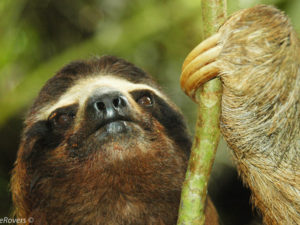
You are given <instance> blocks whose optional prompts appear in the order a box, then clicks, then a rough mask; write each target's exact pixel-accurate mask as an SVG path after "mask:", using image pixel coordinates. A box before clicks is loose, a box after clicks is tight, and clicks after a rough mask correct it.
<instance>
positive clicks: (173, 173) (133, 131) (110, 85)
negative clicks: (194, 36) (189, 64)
mask: <svg viewBox="0 0 300 225" xmlns="http://www.w3.org/2000/svg"><path fill="white" fill-rule="evenodd" d="M190 148H191V140H190V136H189V134H188V131H187V127H186V124H185V122H184V120H183V117H182V114H181V112H180V111H179V110H178V109H177V107H176V106H175V105H174V103H172V102H171V101H170V99H169V98H168V97H166V95H165V94H164V93H163V92H162V90H161V88H160V87H159V86H158V85H157V83H156V82H155V81H154V80H153V79H152V78H151V77H150V76H149V75H148V74H147V73H145V72H144V71H143V70H141V69H139V68H137V67H136V66H134V65H133V64H131V63H129V62H127V61H125V60H123V59H120V58H116V57H113V56H103V57H101V58H95V59H90V60H87V61H76V62H72V63H70V64H69V65H67V66H65V67H64V68H62V69H61V70H60V71H59V72H58V73H57V74H56V75H55V76H54V77H53V78H51V79H50V80H49V81H48V82H47V83H46V84H45V86H44V87H43V88H42V90H41V91H40V93H39V95H38V97H37V99H36V100H35V102H34V104H33V106H32V107H31V109H30V110H29V113H28V116H27V118H26V121H25V128H24V132H23V135H22V138H21V144H20V148H19V151H18V155H17V160H16V163H15V168H14V170H13V175H12V179H11V190H12V199H13V203H14V214H15V216H16V217H17V218H27V219H28V218H33V219H34V223H31V224H35V225H53V224H57V225H67V224H69V225H72V224H77V225H90V224H95V225H115V224H119V225H131V224H132V225H133V224H135V225H138V224H140V225H147V224H149V225H150V224H161V225H173V224H176V220H177V213H178V207H179V202H180V191H181V186H182V183H183V181H184V177H185V171H186V167H187V161H188V157H189V153H190ZM205 213H206V218H207V222H206V224H211V225H213V224H218V222H217V213H216V210H215V208H214V206H213V204H212V203H211V201H210V200H208V201H207V206H206V212H205ZM31 222H32V221H31Z"/></svg>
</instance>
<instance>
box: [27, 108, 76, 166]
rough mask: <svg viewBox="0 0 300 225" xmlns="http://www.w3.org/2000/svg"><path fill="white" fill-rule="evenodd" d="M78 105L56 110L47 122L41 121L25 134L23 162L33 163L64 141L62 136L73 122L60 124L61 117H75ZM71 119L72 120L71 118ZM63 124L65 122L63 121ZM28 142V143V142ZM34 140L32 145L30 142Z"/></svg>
mask: <svg viewBox="0 0 300 225" xmlns="http://www.w3.org/2000/svg"><path fill="white" fill-rule="evenodd" d="M77 110H78V105H77V104H74V105H69V106H66V107H63V108H59V109H56V110H55V111H54V112H52V113H51V115H50V116H49V118H48V120H42V121H38V122H37V123H35V124H34V125H33V126H31V127H30V128H29V129H28V130H26V132H25V140H26V141H27V142H26V143H25V144H24V146H25V148H26V149H27V148H28V151H27V150H26V151H25V152H24V155H23V159H24V160H30V161H35V160H36V159H37V158H39V157H40V156H41V155H43V154H45V152H47V151H49V150H52V149H55V148H56V147H57V146H58V145H59V144H60V143H61V142H62V140H63V139H64V135H65V133H66V132H67V130H69V129H70V128H71V126H72V125H73V124H72V122H73V121H68V124H67V125H66V124H62V125H61V124H60V123H59V121H57V120H60V119H61V118H60V116H61V115H76V112H77ZM71 119H72V118H71ZM63 122H65V120H64V121H63ZM29 140H30V142H28V141H29ZM32 140H34V143H32V142H31V141H32Z"/></svg>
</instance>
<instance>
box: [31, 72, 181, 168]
mask: <svg viewBox="0 0 300 225" xmlns="http://www.w3.org/2000/svg"><path fill="white" fill-rule="evenodd" d="M167 102H169V100H168V99H167V98H166V97H165V96H164V94H162V93H161V92H160V91H159V90H156V89H154V88H153V87H151V86H149V85H146V84H134V83H131V82H129V81H127V80H125V79H122V78H118V77H114V76H111V75H103V74H97V75H94V76H90V77H87V78H82V79H79V80H77V81H76V82H75V84H74V85H73V86H72V87H70V88H69V89H68V90H67V91H66V92H65V93H63V94H62V95H61V96H60V97H59V99H58V101H56V102H55V103H54V104H52V105H47V106H45V107H43V108H42V109H40V110H39V112H38V113H37V114H36V115H35V117H34V118H35V120H36V121H39V122H37V123H36V124H40V125H41V123H43V125H44V126H45V128H46V129H47V135H46V136H44V137H41V138H42V139H43V142H44V143H45V146H44V147H45V148H47V147H50V148H51V147H52V148H55V149H58V150H57V151H61V152H60V154H64V155H66V156H67V157H70V158H81V159H83V158H86V157H89V156H91V155H93V154H100V155H102V157H104V159H105V161H110V162H112V161H111V160H112V158H111V157H116V159H123V158H124V157H132V156H134V155H136V154H141V153H142V152H145V153H146V152H147V151H151V150H152V148H153V144H154V143H156V142H157V141H159V142H160V143H161V147H162V148H164V147H165V146H168V147H169V148H170V149H172V148H174V147H172V146H173V145H174V144H176V140H175V143H174V141H173V140H172V139H171V138H172V137H171V136H170V137H168V132H169V134H170V135H172V129H174V128H175V126H174V125H172V124H173V123H179V125H180V122H181V121H178V118H180V117H179V113H178V112H177V111H176V110H175V109H173V108H172V107H173V105H170V103H169V104H168V103H167ZM175 130H176V129H175ZM47 143H49V145H50V146H47ZM137 150H138V152H137Z"/></svg>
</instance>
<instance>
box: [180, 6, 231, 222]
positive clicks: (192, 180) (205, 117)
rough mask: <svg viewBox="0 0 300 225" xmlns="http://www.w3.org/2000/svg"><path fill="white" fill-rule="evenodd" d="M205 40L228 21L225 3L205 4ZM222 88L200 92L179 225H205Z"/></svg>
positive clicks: (217, 84) (209, 86) (214, 84)
mask: <svg viewBox="0 0 300 225" xmlns="http://www.w3.org/2000/svg"><path fill="white" fill-rule="evenodd" d="M202 17H203V26H204V27H203V28H204V29H203V31H204V35H203V38H207V37H209V36H211V35H212V34H214V33H215V32H216V31H217V29H218V28H219V26H220V25H221V24H222V23H223V22H224V20H225V17H226V1H225V0H202ZM221 95H222V84H221V81H220V79H219V78H215V79H213V80H210V81H208V82H207V83H205V84H204V85H203V86H201V87H200V88H199V89H198V90H197V92H196V101H197V102H198V104H199V106H198V118H197V123H196V129H195V137H194V142H193V146H192V150H191V156H190V160H189V164H188V170H187V173H186V178H185V181H184V184H183V188H182V194H181V203H180V208H179V216H178V222H177V224H178V225H179V224H180V225H192V224H193V225H202V224H204V223H205V205H206V195H207V184H208V180H209V176H210V173H211V168H212V165H213V162H214V159H215V154H216V150H217V147H218V143H219V139H220V125H219V124H220V123H219V121H220V114H221Z"/></svg>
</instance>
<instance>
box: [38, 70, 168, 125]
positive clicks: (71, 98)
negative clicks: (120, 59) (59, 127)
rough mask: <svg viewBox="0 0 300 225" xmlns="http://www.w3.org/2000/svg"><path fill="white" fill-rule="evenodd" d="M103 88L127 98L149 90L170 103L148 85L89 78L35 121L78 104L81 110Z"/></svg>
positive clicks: (67, 92) (122, 80)
mask: <svg viewBox="0 0 300 225" xmlns="http://www.w3.org/2000/svg"><path fill="white" fill-rule="evenodd" d="M101 87H109V88H113V89H117V90H120V91H121V92H122V93H123V94H125V95H127V96H128V95H129V94H128V93H129V92H131V91H133V90H142V89H147V90H150V91H152V92H153V93H155V94H156V95H157V96H159V97H161V98H163V99H165V100H166V101H168V99H167V98H166V96H165V95H163V94H162V93H161V92H159V91H158V90H156V89H154V88H153V87H151V86H148V85H146V84H134V83H131V82H130V81H127V80H125V79H121V78H118V77H114V76H111V75H105V76H99V77H89V78H86V79H80V80H79V81H78V82H77V83H75V85H73V86H72V87H71V88H69V89H68V90H67V91H66V93H65V94H63V95H62V96H61V97H60V98H59V100H58V101H57V102H56V103H55V104H53V105H50V106H46V107H45V108H43V109H41V110H40V113H38V114H37V115H36V118H35V120H36V121H38V120H45V119H47V118H48V117H49V115H50V113H51V112H53V111H54V110H55V109H57V108H60V107H63V106H67V105H71V104H74V103H78V104H79V108H80V109H81V108H82V106H83V105H84V103H85V102H86V100H87V99H88V98H89V97H90V96H91V95H92V93H93V92H94V91H95V90H96V89H98V88H101Z"/></svg>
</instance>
